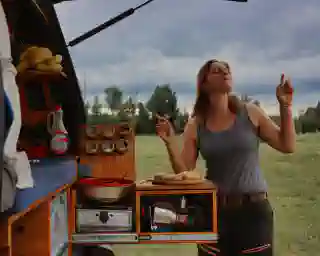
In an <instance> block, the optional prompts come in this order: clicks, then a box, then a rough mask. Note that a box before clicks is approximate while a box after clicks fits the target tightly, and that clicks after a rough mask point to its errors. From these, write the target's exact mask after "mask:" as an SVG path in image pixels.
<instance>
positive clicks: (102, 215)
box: [99, 211, 109, 224]
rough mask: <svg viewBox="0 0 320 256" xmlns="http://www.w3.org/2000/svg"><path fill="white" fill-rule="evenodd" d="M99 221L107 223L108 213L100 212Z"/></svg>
mask: <svg viewBox="0 0 320 256" xmlns="http://www.w3.org/2000/svg"><path fill="white" fill-rule="evenodd" d="M99 219H100V221H101V222H102V223H103V224H105V223H107V221H108V220H109V213H108V212H106V211H104V212H100V216H99Z"/></svg>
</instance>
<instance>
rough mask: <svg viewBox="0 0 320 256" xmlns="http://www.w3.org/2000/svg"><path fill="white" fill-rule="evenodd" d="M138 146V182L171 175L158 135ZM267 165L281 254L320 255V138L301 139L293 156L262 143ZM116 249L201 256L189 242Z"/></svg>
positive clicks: (125, 254) (130, 255) (124, 254)
mask: <svg viewBox="0 0 320 256" xmlns="http://www.w3.org/2000/svg"><path fill="white" fill-rule="evenodd" d="M136 148H137V174H138V180H139V179H145V178H148V177H150V176H152V175H153V174H154V173H156V172H170V171H171V168H170V165H169V160H168V157H167V153H166V150H165V148H164V146H163V144H162V143H161V141H160V140H159V139H158V138H157V137H147V136H146V137H138V139H137V145H136ZM202 164H203V163H200V165H202ZM261 165H262V169H263V170H264V174H265V177H266V178H267V181H268V183H269V187H270V198H271V201H272V204H273V207H274V209H275V228H276V234H275V241H276V253H275V255H277V256H295V255H297V256H316V255H319V254H320V221H319V216H320V215H319V214H320V134H313V135H302V136H300V137H299V138H298V147H297V152H296V153H295V154H293V155H283V154H280V153H278V152H276V151H275V150H273V149H271V148H269V147H268V146H266V145H262V147H261ZM114 249H115V252H116V255H117V256H138V255H139V256H160V255H169V256H173V255H175V256H176V255H183V256H195V255H197V254H196V248H195V246H194V245H183V244H182V245H130V246H127V245H126V246H124V245H121V246H120V245H118V246H115V247H114Z"/></svg>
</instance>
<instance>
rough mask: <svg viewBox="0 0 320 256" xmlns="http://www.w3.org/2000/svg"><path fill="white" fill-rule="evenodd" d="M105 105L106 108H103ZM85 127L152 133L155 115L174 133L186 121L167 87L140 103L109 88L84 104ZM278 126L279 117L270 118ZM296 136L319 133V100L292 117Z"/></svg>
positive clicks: (255, 102)
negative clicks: (127, 127) (164, 119)
mask: <svg viewBox="0 0 320 256" xmlns="http://www.w3.org/2000/svg"><path fill="white" fill-rule="evenodd" d="M240 99H241V100H242V101H245V102H252V103H254V104H256V105H258V106H259V105H260V102H259V101H257V100H255V99H252V98H250V97H249V96H248V95H242V96H241V98H240ZM105 106H106V107H105ZM85 107H86V113H87V123H88V124H106V123H113V124H114V123H119V122H123V121H125V122H129V123H130V124H131V125H132V126H134V127H135V131H136V133H137V134H154V133H155V122H156V119H155V115H156V114H158V115H161V116H167V117H168V118H169V119H170V121H171V122H172V123H173V125H174V127H175V130H176V132H177V133H180V132H182V131H183V128H184V126H185V124H186V122H187V120H188V118H189V114H188V113H187V111H185V110H181V109H179V108H178V98H177V95H176V93H175V92H174V91H173V90H172V89H171V86H170V85H169V84H163V85H158V86H156V87H155V89H154V91H153V92H152V94H151V96H150V98H149V99H148V100H147V101H146V102H144V103H143V102H140V101H137V100H136V99H134V98H133V97H130V96H129V97H128V98H126V99H124V93H123V91H122V90H121V89H120V88H119V87H118V86H110V87H108V88H106V89H105V90H104V102H103V103H101V102H100V101H99V97H98V96H95V97H94V101H93V103H92V104H89V102H86V105H85ZM270 117H271V118H272V119H273V120H274V121H275V122H276V123H278V124H279V122H280V117H279V116H270ZM295 126H296V131H297V133H310V132H317V131H319V130H320V101H319V102H318V104H317V105H316V106H314V107H309V108H308V109H306V110H305V111H304V112H303V113H300V115H299V116H298V117H296V118H295Z"/></svg>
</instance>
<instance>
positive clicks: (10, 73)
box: [0, 2, 33, 188]
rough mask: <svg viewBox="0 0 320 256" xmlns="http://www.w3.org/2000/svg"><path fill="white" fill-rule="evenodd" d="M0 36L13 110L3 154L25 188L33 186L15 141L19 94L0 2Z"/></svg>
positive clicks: (18, 126)
mask: <svg viewBox="0 0 320 256" xmlns="http://www.w3.org/2000/svg"><path fill="white" fill-rule="evenodd" d="M0 38H1V40H0V61H1V67H2V70H1V74H2V82H3V88H4V90H5V92H6V94H7V96H8V99H9V101H10V104H11V106H12V110H13V122H12V125H11V127H10V129H9V132H8V135H7V138H6V141H5V144H4V156H5V157H6V158H7V159H8V161H9V162H8V164H9V165H11V164H13V166H11V168H12V169H13V170H14V171H15V172H16V174H17V179H18V184H20V185H19V188H27V187H30V186H31V187H32V186H33V179H32V175H31V168H30V164H29V161H28V158H27V156H26V154H25V152H17V142H18V139H19V135H20V130H21V108H20V95H19V89H18V86H17V84H16V79H15V77H16V74H17V71H16V68H15V67H14V65H13V64H12V62H11V60H12V59H11V46H10V36H9V31H8V26H7V20H6V16H5V13H4V10H3V7H2V4H1V2H0ZM23 166H24V168H23ZM16 168H18V169H16ZM31 181H32V182H31Z"/></svg>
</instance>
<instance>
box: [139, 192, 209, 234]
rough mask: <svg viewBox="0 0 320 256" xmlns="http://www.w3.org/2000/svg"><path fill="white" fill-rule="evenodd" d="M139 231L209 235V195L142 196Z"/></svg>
mask: <svg viewBox="0 0 320 256" xmlns="http://www.w3.org/2000/svg"><path fill="white" fill-rule="evenodd" d="M140 212H141V218H140V223H141V226H140V231H141V233H149V232H157V233H161V232H173V233H176V232H179V233H181V232H213V229H214V225H213V221H214V220H213V218H212V216H213V198H212V194H205V193H203V194H184V195H145V196H141V199H140Z"/></svg>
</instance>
